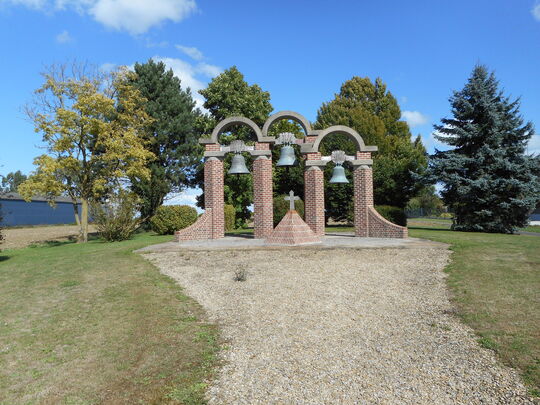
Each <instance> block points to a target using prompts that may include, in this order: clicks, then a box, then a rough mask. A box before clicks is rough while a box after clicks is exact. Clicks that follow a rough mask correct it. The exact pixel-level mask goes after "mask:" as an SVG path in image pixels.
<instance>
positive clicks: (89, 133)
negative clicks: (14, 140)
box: [19, 64, 154, 242]
mask: <svg viewBox="0 0 540 405" xmlns="http://www.w3.org/2000/svg"><path fill="white" fill-rule="evenodd" d="M133 74H134V73H132V72H129V71H127V70H126V69H122V70H120V71H119V72H116V73H113V74H111V75H104V74H102V73H100V72H96V71H95V70H91V69H88V67H86V66H83V65H76V64H74V65H73V66H72V68H71V69H70V70H68V69H67V67H66V66H65V65H62V66H52V67H51V68H50V69H49V70H48V71H47V72H46V73H44V74H43V76H44V79H45V82H44V84H43V85H42V86H41V87H40V88H39V89H37V90H36V92H35V94H36V99H35V100H34V102H33V103H32V104H31V105H30V106H29V107H28V108H27V113H28V116H29V117H30V119H32V121H33V122H34V126H35V130H36V132H39V133H41V134H42V135H43V142H44V143H45V145H46V148H47V153H46V154H43V155H41V156H38V157H37V158H36V159H35V160H34V164H35V165H36V166H37V168H36V170H35V171H34V172H33V173H32V174H31V175H30V177H29V178H28V180H26V181H25V182H24V183H22V184H21V185H20V186H19V192H20V193H21V194H22V195H23V197H24V198H25V199H27V200H30V199H31V198H32V196H34V195H42V196H46V197H47V198H48V199H49V201H50V202H51V203H53V201H54V198H55V197H56V196H59V195H68V196H69V197H71V199H72V201H73V207H74V210H75V218H76V221H77V223H78V224H80V237H79V239H80V241H82V242H86V241H87V240H88V204H89V202H90V201H94V200H98V199H100V198H102V197H104V196H105V195H106V194H107V192H108V190H110V189H111V188H112V187H117V186H118V183H119V182H120V181H122V179H127V178H148V177H149V170H148V168H147V163H148V162H149V161H151V160H152V159H153V158H154V156H153V154H152V153H151V152H149V151H148V150H147V149H145V147H144V146H145V145H144V142H145V141H144V139H145V137H144V133H145V131H146V127H147V126H148V125H149V124H150V123H151V122H152V119H151V118H150V117H149V116H148V114H147V113H146V111H145V110H144V105H143V102H144V99H143V98H142V97H141V95H140V93H139V91H138V90H137V89H136V88H135V87H133V86H132V85H130V84H129V80H130V77H131V75H133ZM78 200H80V201H81V203H82V210H81V213H80V214H79V212H78V210H77V207H78Z"/></svg>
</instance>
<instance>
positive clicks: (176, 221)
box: [150, 205, 197, 235]
mask: <svg viewBox="0 0 540 405" xmlns="http://www.w3.org/2000/svg"><path fill="white" fill-rule="evenodd" d="M196 220H197V210H196V209H195V208H193V207H190V206H189V205H162V206H161V207H159V208H158V209H157V210H156V214H155V215H154V216H153V217H152V218H151V219H150V225H151V226H152V230H153V231H154V232H156V233H158V234H160V235H172V234H174V233H175V232H176V231H179V230H180V229H184V228H187V227H188V226H190V225H191V224H193V223H194V222H195V221H196Z"/></svg>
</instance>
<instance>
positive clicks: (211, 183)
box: [204, 157, 225, 239]
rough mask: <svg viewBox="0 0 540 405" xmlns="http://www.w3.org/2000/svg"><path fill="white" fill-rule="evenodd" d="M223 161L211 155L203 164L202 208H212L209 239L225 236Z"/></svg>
mask: <svg viewBox="0 0 540 405" xmlns="http://www.w3.org/2000/svg"><path fill="white" fill-rule="evenodd" d="M224 205H225V203H224V190H223V162H222V161H221V160H219V159H218V158H215V157H211V158H209V159H208V160H207V161H206V163H205V164H204V208H206V209H208V208H210V209H211V210H212V232H211V239H218V238H223V237H224V236H225V216H224Z"/></svg>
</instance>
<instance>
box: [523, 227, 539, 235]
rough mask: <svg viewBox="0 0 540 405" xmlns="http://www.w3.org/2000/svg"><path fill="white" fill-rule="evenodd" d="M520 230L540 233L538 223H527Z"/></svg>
mask: <svg viewBox="0 0 540 405" xmlns="http://www.w3.org/2000/svg"><path fill="white" fill-rule="evenodd" d="M522 231H526V232H535V233H540V225H529V226H527V227H525V228H523V229H522Z"/></svg>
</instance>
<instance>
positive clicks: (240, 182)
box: [196, 66, 273, 227]
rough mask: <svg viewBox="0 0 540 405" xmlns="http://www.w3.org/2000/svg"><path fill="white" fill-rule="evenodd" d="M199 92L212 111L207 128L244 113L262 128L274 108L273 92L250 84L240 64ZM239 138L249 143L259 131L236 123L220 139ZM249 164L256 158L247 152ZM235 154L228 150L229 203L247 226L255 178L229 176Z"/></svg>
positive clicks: (201, 202) (238, 221) (200, 176)
mask: <svg viewBox="0 0 540 405" xmlns="http://www.w3.org/2000/svg"><path fill="white" fill-rule="evenodd" d="M199 93H200V94H201V95H203V96H204V98H205V102H204V108H206V109H207V110H208V111H209V112H210V115H209V116H207V117H205V118H204V119H203V120H201V127H202V128H204V130H205V132H206V133H208V132H211V129H213V128H214V127H215V126H216V125H217V123H219V122H220V121H221V120H223V119H225V118H227V117H231V116H236V115H238V116H243V117H246V118H249V119H251V120H252V121H253V122H255V123H256V124H257V125H258V126H259V127H261V128H262V126H263V125H264V122H265V121H266V119H267V118H268V116H269V115H270V112H272V110H273V107H272V105H271V104H270V94H269V93H268V92H266V91H263V90H262V89H261V88H260V87H259V86H258V85H257V84H253V85H249V84H248V83H247V82H246V81H245V80H244V75H243V74H242V73H241V72H240V71H239V70H238V69H237V68H236V66H233V67H231V68H230V69H227V70H225V71H224V72H223V73H221V74H220V75H219V76H216V77H215V78H214V79H212V81H211V82H210V83H209V84H208V87H207V88H206V89H204V90H200V91H199ZM209 130H210V131H209ZM235 139H240V140H243V141H244V142H246V144H253V143H254V142H255V141H256V139H255V135H254V134H253V133H252V131H251V130H249V128H247V127H246V126H234V127H231V128H229V129H228V130H227V132H226V133H223V134H222V135H221V137H220V143H222V144H229V143H230V142H231V141H233V140H235ZM244 157H245V159H246V165H247V166H248V167H250V168H251V167H252V163H253V159H252V157H251V156H248V155H247V154H245V156H244ZM231 159H232V154H227V157H226V159H225V161H224V165H225V187H224V188H225V204H230V205H233V206H234V207H235V210H236V226H237V227H241V226H244V225H245V223H246V221H247V220H248V219H249V218H250V217H251V212H250V210H249V206H250V205H251V204H253V179H252V176H228V175H227V174H226V173H227V171H228V170H229V168H230V164H231ZM202 183H203V167H202V165H200V166H199V170H198V176H197V180H196V185H198V186H202ZM198 205H199V206H203V205H204V195H203V196H202V197H201V198H199V199H198Z"/></svg>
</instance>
